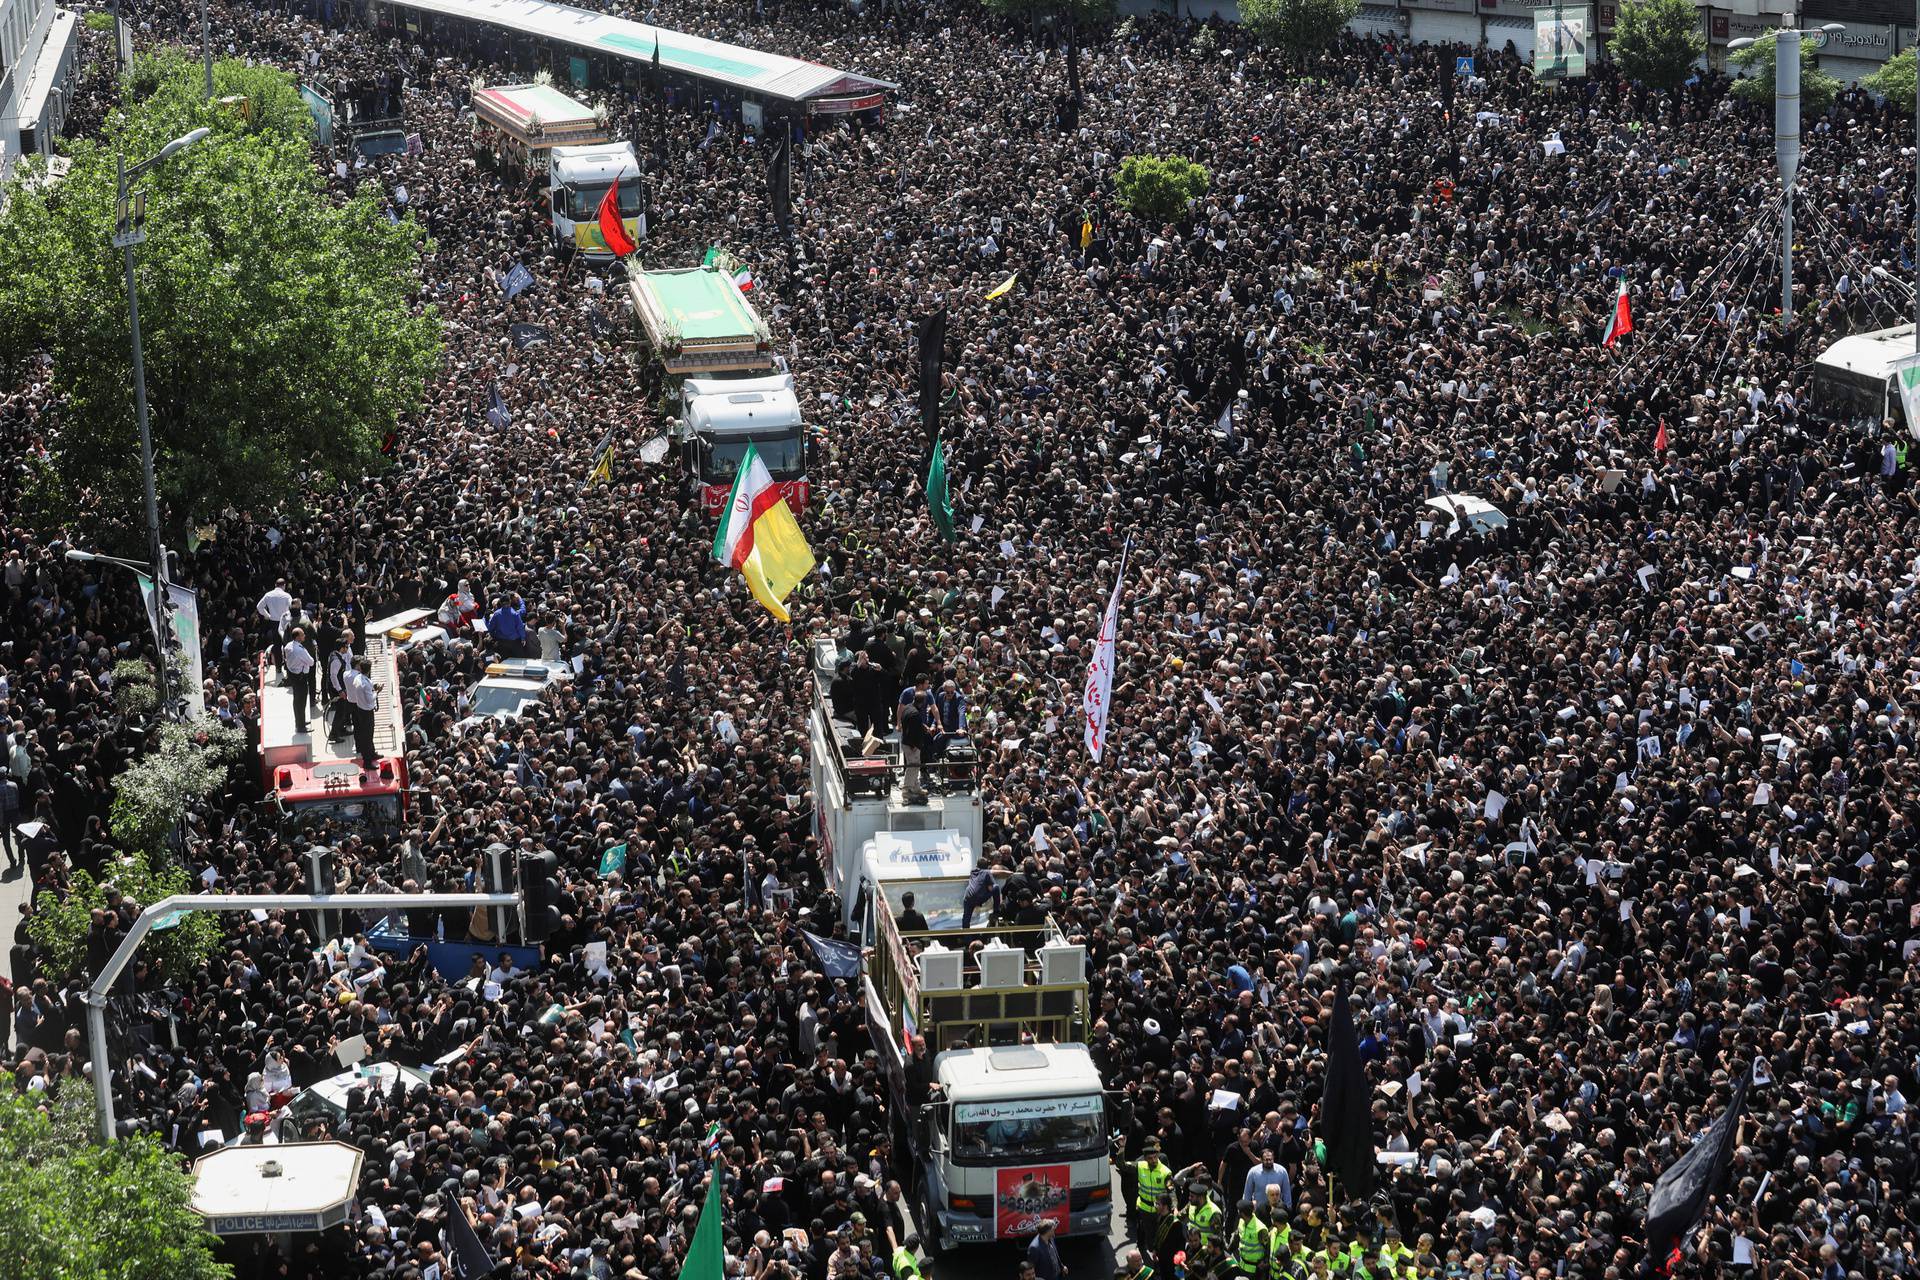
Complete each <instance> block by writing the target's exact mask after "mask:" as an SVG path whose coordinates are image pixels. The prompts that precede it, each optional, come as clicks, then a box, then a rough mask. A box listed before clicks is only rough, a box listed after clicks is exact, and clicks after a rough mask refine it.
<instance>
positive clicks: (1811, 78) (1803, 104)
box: [1733, 36, 1840, 115]
mask: <svg viewBox="0 0 1920 1280" xmlns="http://www.w3.org/2000/svg"><path fill="white" fill-rule="evenodd" d="M1773 46H1774V37H1772V36H1768V37H1767V38H1766V39H1764V40H1755V41H1754V42H1753V43H1752V44H1750V45H1748V46H1747V47H1746V48H1744V49H1737V50H1735V51H1734V54H1733V62H1734V65H1735V66H1738V67H1739V68H1740V69H1741V70H1742V71H1744V72H1746V75H1744V76H1742V77H1741V78H1740V79H1738V80H1735V81H1734V82H1733V93H1734V96H1735V97H1737V98H1739V99H1740V100H1741V101H1743V102H1752V103H1758V104H1761V105H1764V106H1769V107H1770V106H1772V105H1773V59H1774V48H1773ZM1839 92H1840V82H1839V81H1838V80H1836V79H1834V78H1833V76H1832V75H1831V74H1829V73H1828V72H1825V71H1822V70H1821V69H1820V64H1819V63H1817V62H1815V61H1814V60H1813V46H1812V44H1811V43H1809V42H1808V41H1805V40H1802V41H1801V42H1800V113H1801V114H1802V115H1807V114H1813V115H1819V114H1820V113H1821V112H1822V111H1825V110H1826V109H1827V108H1828V107H1830V106H1832V105H1833V100H1834V98H1835V96H1837V95H1838V94H1839Z"/></svg>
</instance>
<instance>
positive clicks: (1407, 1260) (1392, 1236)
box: [1378, 1227, 1413, 1277]
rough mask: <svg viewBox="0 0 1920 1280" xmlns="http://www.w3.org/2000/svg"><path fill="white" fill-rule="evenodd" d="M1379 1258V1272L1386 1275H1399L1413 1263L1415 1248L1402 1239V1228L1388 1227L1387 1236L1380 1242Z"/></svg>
mask: <svg viewBox="0 0 1920 1280" xmlns="http://www.w3.org/2000/svg"><path fill="white" fill-rule="evenodd" d="M1378 1260H1379V1267H1378V1274H1380V1275H1382V1276H1386V1277H1393V1276H1397V1275H1399V1274H1400V1273H1401V1271H1403V1270H1405V1269H1406V1268H1408V1267H1410V1266H1411V1265H1412V1264H1413V1250H1411V1249H1409V1248H1407V1246H1406V1244H1405V1242H1403V1241H1402V1240H1401V1238H1400V1228H1398V1227H1388V1228H1387V1238H1386V1239H1385V1240H1384V1241H1382V1242H1381V1244H1380V1253H1379V1257H1378Z"/></svg>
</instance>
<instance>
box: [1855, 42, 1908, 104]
mask: <svg viewBox="0 0 1920 1280" xmlns="http://www.w3.org/2000/svg"><path fill="white" fill-rule="evenodd" d="M1860 84H1861V87H1862V88H1864V89H1866V90H1867V92H1869V93H1877V94H1879V95H1880V96H1881V97H1883V98H1885V99H1887V100H1888V101H1889V102H1894V103H1898V104H1900V105H1901V106H1903V107H1904V106H1909V105H1911V104H1912V102H1913V95H1914V75H1913V50H1912V49H1903V50H1901V51H1900V52H1899V53H1897V54H1895V55H1894V56H1893V57H1891V58H1889V59H1887V61H1886V62H1885V63H1884V64H1882V66H1881V67H1880V69H1879V70H1878V71H1876V72H1874V73H1873V74H1872V75H1870V76H1867V77H1866V78H1864V79H1863V80H1861V81H1860Z"/></svg>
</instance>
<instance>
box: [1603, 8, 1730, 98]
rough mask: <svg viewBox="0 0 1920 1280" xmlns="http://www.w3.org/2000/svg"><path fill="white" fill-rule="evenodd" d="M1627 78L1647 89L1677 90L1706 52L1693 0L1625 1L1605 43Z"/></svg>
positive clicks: (1698, 11)
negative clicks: (1695, 61) (1611, 32)
mask: <svg viewBox="0 0 1920 1280" xmlns="http://www.w3.org/2000/svg"><path fill="white" fill-rule="evenodd" d="M1607 49H1608V51H1609V52H1610V53H1611V54H1612V55H1613V60H1614V61H1615V62H1617V63H1619V64H1620V70H1621V72H1622V73H1623V74H1625V75H1626V77H1627V78H1628V79H1629V80H1638V81H1639V82H1640V83H1641V84H1644V85H1646V86H1647V88H1649V89H1677V88H1679V87H1680V86H1681V85H1682V84H1683V83H1685V82H1686V79H1687V77H1688V76H1689V75H1692V74H1693V63H1694V60H1695V59H1696V58H1698V57H1699V56H1700V55H1701V54H1703V53H1705V52H1706V49H1707V39H1706V37H1705V36H1704V35H1702V34H1701V33H1700V10H1698V9H1696V8H1695V7H1694V5H1693V0H1626V2H1625V3H1624V4H1622V5H1621V6H1620V13H1619V17H1618V18H1617V19H1616V20H1615V22H1614V28H1613V40H1612V41H1611V42H1610V43H1609V44H1608V46H1607Z"/></svg>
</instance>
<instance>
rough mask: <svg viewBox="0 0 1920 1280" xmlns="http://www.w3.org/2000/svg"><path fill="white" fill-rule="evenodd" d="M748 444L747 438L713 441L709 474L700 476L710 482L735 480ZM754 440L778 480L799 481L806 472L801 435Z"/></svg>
mask: <svg viewBox="0 0 1920 1280" xmlns="http://www.w3.org/2000/svg"><path fill="white" fill-rule="evenodd" d="M747 443H748V442H747V440H746V439H745V438H744V437H743V438H739V439H731V438H730V439H725V440H715V441H713V442H712V443H711V444H710V445H709V446H708V447H707V451H706V452H707V467H706V474H705V475H703V476H701V477H700V478H701V479H702V480H704V481H706V482H707V483H708V484H722V483H731V482H732V480H733V473H734V472H736V471H738V470H739V469H740V460H741V459H742V458H744V457H746V456H747ZM752 443H753V447H754V448H755V449H756V450H758V451H759V454H760V461H762V462H764V463H766V464H767V472H768V474H770V475H772V476H773V478H774V479H775V480H797V479H799V478H800V477H801V476H803V475H805V474H806V471H807V466H806V462H805V460H804V459H803V457H802V456H801V449H800V437H799V436H798V434H795V435H791V436H774V437H771V438H768V439H758V440H754V441H753V442H752Z"/></svg>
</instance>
